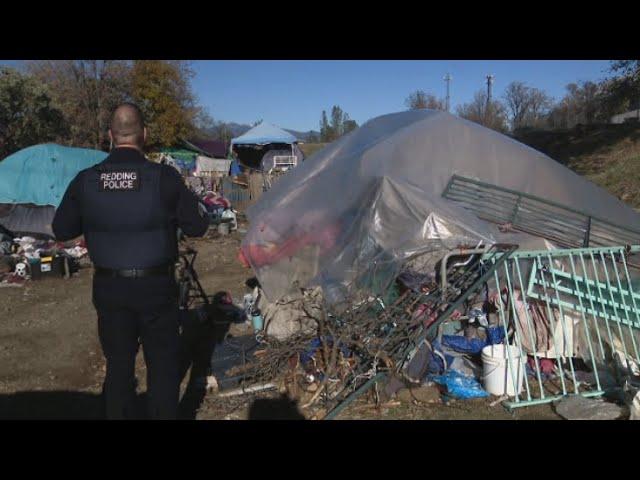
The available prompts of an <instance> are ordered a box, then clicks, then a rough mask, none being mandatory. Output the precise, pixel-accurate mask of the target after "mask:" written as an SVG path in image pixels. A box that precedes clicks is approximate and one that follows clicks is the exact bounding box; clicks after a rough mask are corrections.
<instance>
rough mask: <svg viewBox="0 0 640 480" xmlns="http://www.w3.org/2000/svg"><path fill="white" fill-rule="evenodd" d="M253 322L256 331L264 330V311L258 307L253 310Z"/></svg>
mask: <svg viewBox="0 0 640 480" xmlns="http://www.w3.org/2000/svg"><path fill="white" fill-rule="evenodd" d="M251 323H252V324H253V329H254V330H255V331H256V332H257V331H259V330H262V323H263V321H262V312H260V310H259V309H257V308H256V309H254V310H252V311H251Z"/></svg>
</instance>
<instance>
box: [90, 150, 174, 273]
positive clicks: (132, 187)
mask: <svg viewBox="0 0 640 480" xmlns="http://www.w3.org/2000/svg"><path fill="white" fill-rule="evenodd" d="M161 168H162V167H161V166H160V165H157V164H154V163H152V162H148V161H147V162H138V163H113V164H110V163H104V162H103V163H100V164H98V165H96V166H95V167H93V168H90V169H89V170H87V171H85V172H84V177H83V193H82V202H81V203H82V208H83V215H82V217H83V218H82V220H83V230H84V236H85V240H86V242H87V249H88V250H89V256H90V258H91V261H92V262H93V264H94V265H95V266H97V267H102V268H110V269H131V268H149V267H157V266H162V265H167V264H169V263H173V262H174V261H175V260H176V257H177V241H176V229H175V226H173V227H172V225H171V219H170V217H169V215H170V213H169V212H168V210H167V206H166V205H164V204H163V202H162V198H161V195H160V173H161Z"/></svg>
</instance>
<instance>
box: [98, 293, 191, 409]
mask: <svg viewBox="0 0 640 480" xmlns="http://www.w3.org/2000/svg"><path fill="white" fill-rule="evenodd" d="M96 310H97V312H98V334H99V336H100V343H101V345H102V350H103V352H104V356H105V358H106V360H107V376H106V379H105V384H104V397H105V403H106V411H107V412H106V413H107V418H109V419H132V418H136V417H137V416H138V415H137V413H136V394H135V359H136V354H137V353H138V348H139V344H140V343H142V349H143V352H144V359H145V363H146V365H147V399H148V409H149V418H151V419H175V418H176V417H177V411H178V398H179V390H180V378H179V377H180V375H179V368H180V367H179V363H180V360H179V348H180V347H179V330H178V319H179V310H178V306H177V303H174V302H170V303H168V304H165V305H164V306H162V307H155V308H150V307H149V306H146V307H145V308H140V307H125V306H122V305H114V306H109V307H107V306H103V305H100V306H98V305H96ZM139 339H140V342H139Z"/></svg>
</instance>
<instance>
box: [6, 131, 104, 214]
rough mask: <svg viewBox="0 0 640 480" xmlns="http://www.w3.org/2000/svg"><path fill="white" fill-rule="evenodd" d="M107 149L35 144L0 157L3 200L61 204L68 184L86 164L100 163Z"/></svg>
mask: <svg viewBox="0 0 640 480" xmlns="http://www.w3.org/2000/svg"><path fill="white" fill-rule="evenodd" d="M106 157H107V154H106V153H105V152H101V151H99V150H90V149H86V148H71V147H63V146H60V145H56V144H53V143H47V144H42V145H34V146H33V147H29V148H25V149H23V150H20V151H18V152H16V153H14V154H13V155H9V156H8V157H6V158H5V159H4V160H2V161H0V203H12V204H16V203H17V204H21V203H33V204H35V205H53V206H54V207H56V208H57V207H58V205H60V202H61V201H62V196H63V195H64V192H65V191H66V189H67V186H68V185H69V183H70V182H71V180H73V178H74V177H75V176H76V175H77V174H78V172H80V171H81V170H84V169H85V168H89V167H92V166H93V165H95V164H97V163H100V162H101V161H102V160H104V159H105V158H106Z"/></svg>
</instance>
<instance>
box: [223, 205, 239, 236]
mask: <svg viewBox="0 0 640 480" xmlns="http://www.w3.org/2000/svg"><path fill="white" fill-rule="evenodd" d="M222 218H230V219H231V222H230V224H229V226H230V230H231V231H232V232H233V231H234V230H237V229H238V220H237V218H236V214H235V212H234V211H233V210H232V209H230V208H228V209H226V210H225V211H224V212H222Z"/></svg>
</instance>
